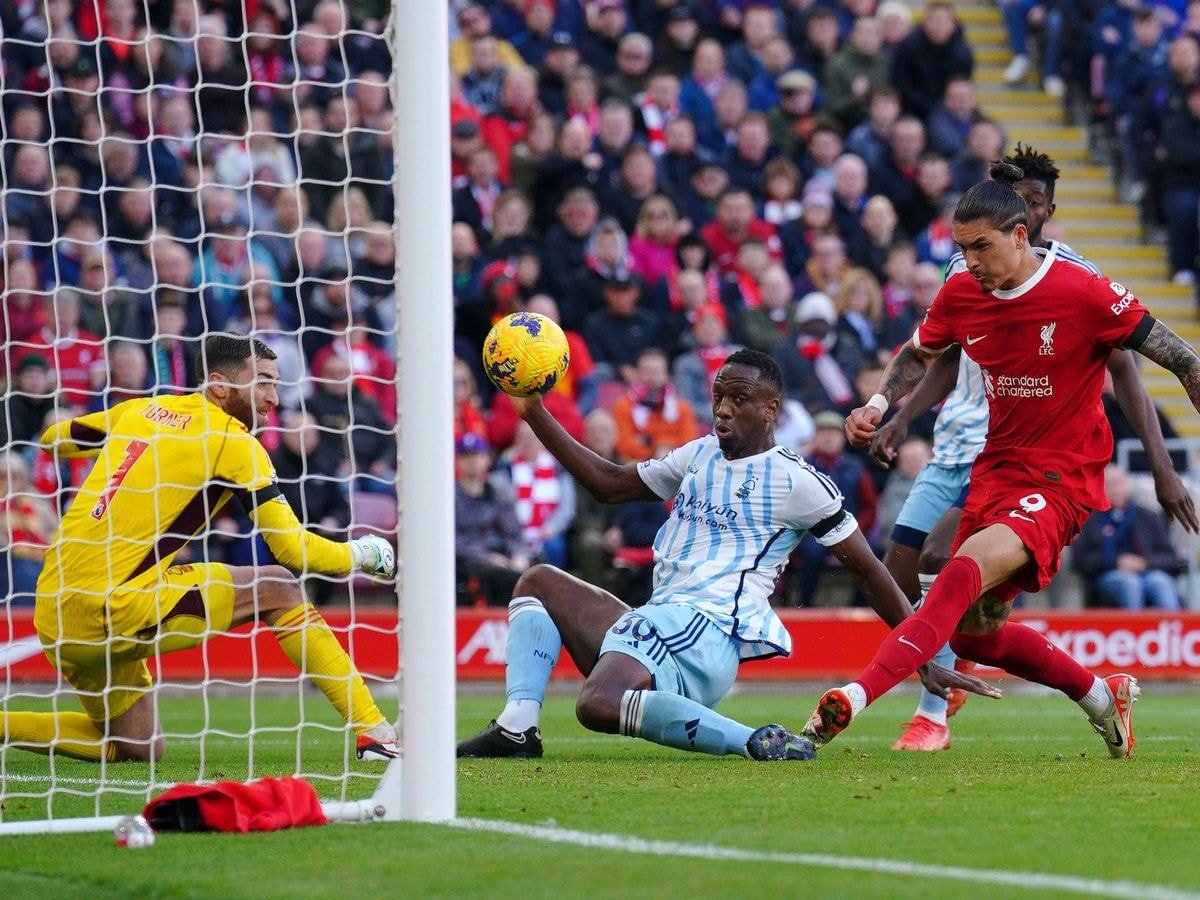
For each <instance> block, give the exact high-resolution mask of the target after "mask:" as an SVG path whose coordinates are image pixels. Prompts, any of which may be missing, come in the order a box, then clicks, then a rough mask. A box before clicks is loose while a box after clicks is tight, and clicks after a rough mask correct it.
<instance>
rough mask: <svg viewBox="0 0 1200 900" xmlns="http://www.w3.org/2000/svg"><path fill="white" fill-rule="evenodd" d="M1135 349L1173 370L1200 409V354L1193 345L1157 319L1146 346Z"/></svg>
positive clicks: (1193, 402)
mask: <svg viewBox="0 0 1200 900" xmlns="http://www.w3.org/2000/svg"><path fill="white" fill-rule="evenodd" d="M1134 349H1135V350H1137V352H1138V353H1140V354H1142V356H1144V357H1146V359H1149V360H1152V361H1154V362H1156V363H1158V364H1159V365H1160V366H1162V367H1163V368H1164V369H1166V370H1167V371H1168V372H1171V373H1173V374H1174V375H1175V377H1176V378H1178V379H1179V383H1180V384H1182V385H1183V389H1184V390H1185V391H1187V395H1188V399H1189V400H1191V401H1192V406H1194V407H1195V408H1196V409H1197V411H1200V355H1198V354H1197V353H1196V350H1195V348H1193V347H1192V345H1191V344H1189V343H1188V342H1187V341H1185V340H1184V339H1183V338H1181V337H1180V336H1179V335H1177V334H1176V333H1175V332H1173V331H1172V330H1171V329H1170V328H1168V327H1167V326H1166V325H1164V324H1163V323H1162V322H1159V321H1155V323H1154V325H1153V326H1152V327H1151V328H1150V333H1149V334H1147V335H1146V339H1145V340H1144V341H1142V345H1141V346H1140V347H1135V348H1134Z"/></svg>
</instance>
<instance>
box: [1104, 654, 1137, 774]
mask: <svg viewBox="0 0 1200 900" xmlns="http://www.w3.org/2000/svg"><path fill="white" fill-rule="evenodd" d="M1104 683H1105V684H1106V685H1108V690H1109V693H1111V694H1112V698H1113V703H1112V707H1111V710H1110V711H1109V712H1108V713H1107V714H1106V715H1103V716H1101V717H1100V718H1098V719H1092V728H1093V729H1095V731H1096V734H1098V735H1100V736H1101V737H1102V738H1104V743H1105V744H1106V745H1107V746H1108V755H1109V756H1111V757H1112V758H1113V759H1132V758H1133V745H1134V744H1135V743H1137V741H1135V740H1134V737H1133V704H1134V703H1136V702H1137V698H1138V695H1139V694H1141V692H1142V689H1141V688H1140V687H1138V682H1137V679H1136V678H1134V677H1133V676H1132V675H1109V676H1108V677H1107V678H1105V679H1104Z"/></svg>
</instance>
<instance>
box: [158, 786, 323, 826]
mask: <svg viewBox="0 0 1200 900" xmlns="http://www.w3.org/2000/svg"><path fill="white" fill-rule="evenodd" d="M142 815H144V816H145V817H146V820H147V821H148V822H149V823H150V825H151V827H153V828H154V830H155V831H237V832H241V833H242V834H245V833H246V832H249V831H278V830H279V829H281V828H302V827H304V826H307V825H324V824H325V823H326V821H328V820H327V819H326V818H325V813H324V812H323V811H322V810H321V801H320V800H319V799H318V798H317V792H316V791H315V790H313V786H312V785H311V784H309V783H308V782H307V781H302V780H301V779H299V778H292V777H291V776H288V777H286V778H263V779H261V780H260V781H255V782H252V783H250V784H243V783H241V782H240V781H218V782H217V783H216V784H177V785H175V787H173V788H171V789H170V790H168V791H166V792H164V793H162V794H159V795H158V796H157V797H155V798H154V799H153V800H151V801H150V802H149V803H147V804H146V808H145V809H144V810H142Z"/></svg>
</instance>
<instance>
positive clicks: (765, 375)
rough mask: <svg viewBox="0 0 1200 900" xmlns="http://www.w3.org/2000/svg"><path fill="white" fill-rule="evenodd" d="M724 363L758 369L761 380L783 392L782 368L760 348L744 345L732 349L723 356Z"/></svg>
mask: <svg viewBox="0 0 1200 900" xmlns="http://www.w3.org/2000/svg"><path fill="white" fill-rule="evenodd" d="M725 365H727V366H729V365H736V366H749V367H750V368H752V369H758V374H759V377H760V378H761V379H762V380H763V381H766V382H767V383H769V384H770V385H771V386H772V387H774V388H775V390H776V392H778V393H780V394H782V393H783V370H782V369H780V368H779V363H777V362H775V360H774V358H772V357H771V356H769V355H767V354H766V353H763V352H762V351H761V350H750V349H748V348H745V347H743V348H742V349H741V350H734V351H733V352H732V353H730V354H729V356H727V357H726V358H725Z"/></svg>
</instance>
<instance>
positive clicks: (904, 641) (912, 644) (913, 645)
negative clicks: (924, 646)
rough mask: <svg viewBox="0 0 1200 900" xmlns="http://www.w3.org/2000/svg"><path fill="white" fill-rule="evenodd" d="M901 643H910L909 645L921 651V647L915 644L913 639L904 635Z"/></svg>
mask: <svg viewBox="0 0 1200 900" xmlns="http://www.w3.org/2000/svg"><path fill="white" fill-rule="evenodd" d="M900 643H902V644H908V646H910V647H912V648H913V649H914V650H916V651H917V652H918V653H920V652H921V648H920V647H918V646H917V645H916V644H914V643H913V642H912V641H910V640H909V639H908V638H906V637H905V636H904V635H900Z"/></svg>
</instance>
